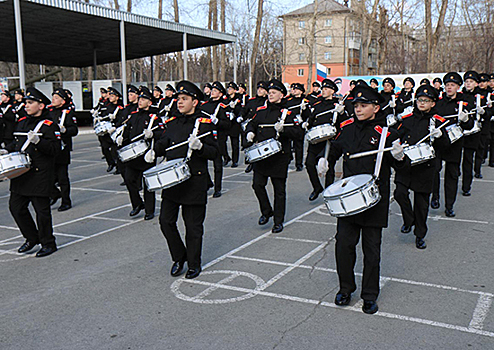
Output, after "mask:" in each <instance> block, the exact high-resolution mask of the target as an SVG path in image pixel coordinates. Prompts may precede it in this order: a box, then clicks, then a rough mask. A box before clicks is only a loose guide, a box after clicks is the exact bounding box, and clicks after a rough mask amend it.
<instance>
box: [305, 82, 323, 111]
mask: <svg viewBox="0 0 494 350" xmlns="http://www.w3.org/2000/svg"><path fill="white" fill-rule="evenodd" d="M312 88H313V89H312V91H311V93H310V94H308V95H307V100H309V104H310V105H311V106H312V105H313V104H314V102H316V100H317V98H318V97H319V96H321V90H320V88H321V84H320V83H319V82H318V81H315V82H313V83H312ZM314 88H317V91H316V90H315V89H314Z"/></svg>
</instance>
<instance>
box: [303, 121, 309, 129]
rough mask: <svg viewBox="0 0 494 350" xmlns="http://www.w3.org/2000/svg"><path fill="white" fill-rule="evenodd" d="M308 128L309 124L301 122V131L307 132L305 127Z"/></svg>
mask: <svg viewBox="0 0 494 350" xmlns="http://www.w3.org/2000/svg"><path fill="white" fill-rule="evenodd" d="M308 126H309V123H308V122H303V123H302V129H305V130H307V127H308Z"/></svg>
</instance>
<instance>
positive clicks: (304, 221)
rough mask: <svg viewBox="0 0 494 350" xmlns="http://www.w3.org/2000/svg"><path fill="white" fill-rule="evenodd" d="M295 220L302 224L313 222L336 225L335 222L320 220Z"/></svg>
mask: <svg viewBox="0 0 494 350" xmlns="http://www.w3.org/2000/svg"><path fill="white" fill-rule="evenodd" d="M297 222H300V223H303V224H315V225H330V226H336V222H322V221H311V220H297Z"/></svg>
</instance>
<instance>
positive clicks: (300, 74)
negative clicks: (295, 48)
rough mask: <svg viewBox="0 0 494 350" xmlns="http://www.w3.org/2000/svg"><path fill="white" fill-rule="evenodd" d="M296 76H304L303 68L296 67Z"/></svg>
mask: <svg viewBox="0 0 494 350" xmlns="http://www.w3.org/2000/svg"><path fill="white" fill-rule="evenodd" d="M297 76H298V77H303V76H304V70H303V69H297Z"/></svg>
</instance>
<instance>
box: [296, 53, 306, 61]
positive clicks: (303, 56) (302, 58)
mask: <svg viewBox="0 0 494 350" xmlns="http://www.w3.org/2000/svg"><path fill="white" fill-rule="evenodd" d="M298 60H299V61H304V60H305V53H299V54H298Z"/></svg>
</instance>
